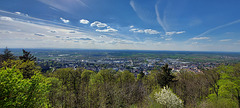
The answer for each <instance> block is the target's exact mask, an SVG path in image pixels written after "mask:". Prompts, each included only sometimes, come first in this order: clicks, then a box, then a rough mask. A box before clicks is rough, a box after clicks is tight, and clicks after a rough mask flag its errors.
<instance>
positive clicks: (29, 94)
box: [0, 68, 50, 107]
mask: <svg viewBox="0 0 240 108" xmlns="http://www.w3.org/2000/svg"><path fill="white" fill-rule="evenodd" d="M49 83H50V82H49V80H48V79H47V78H45V77H43V76H42V75H41V74H36V75H34V76H32V78H31V79H24V78H23V75H22V74H21V72H19V70H17V69H14V68H13V69H10V68H6V69H1V70H0V92H1V94H0V105H1V107H48V106H49V103H48V99H47V96H48V92H49V89H50V88H49V86H50V84H49Z"/></svg>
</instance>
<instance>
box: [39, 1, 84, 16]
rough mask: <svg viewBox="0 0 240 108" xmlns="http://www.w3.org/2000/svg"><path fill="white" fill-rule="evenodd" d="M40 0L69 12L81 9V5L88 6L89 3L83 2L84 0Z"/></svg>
mask: <svg viewBox="0 0 240 108" xmlns="http://www.w3.org/2000/svg"><path fill="white" fill-rule="evenodd" d="M38 1H40V2H42V3H44V4H46V5H49V6H51V7H53V8H56V9H58V10H61V11H64V12H67V13H74V11H76V10H79V9H81V7H88V5H87V4H86V3H84V2H83V0H38Z"/></svg>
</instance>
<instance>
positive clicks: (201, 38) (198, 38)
mask: <svg viewBox="0 0 240 108" xmlns="http://www.w3.org/2000/svg"><path fill="white" fill-rule="evenodd" d="M204 39H209V37H194V38H192V40H204Z"/></svg>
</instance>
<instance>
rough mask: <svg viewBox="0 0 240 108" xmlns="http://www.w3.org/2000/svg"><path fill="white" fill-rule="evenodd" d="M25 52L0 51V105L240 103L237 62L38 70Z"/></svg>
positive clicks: (99, 107)
mask: <svg viewBox="0 0 240 108" xmlns="http://www.w3.org/2000/svg"><path fill="white" fill-rule="evenodd" d="M35 60H36V57H34V56H33V55H32V54H31V53H30V52H28V51H26V50H23V54H22V55H21V56H14V55H13V54H12V53H11V51H9V50H8V49H5V50H4V52H3V54H1V55H0V67H1V69H0V107H1V108H15V107H33V108H38V107H55V108H125V107H126V108H183V107H186V108H194V107H195V108H226V107H227V108H240V64H239V63H238V64H233V65H221V66H219V67H217V68H214V69H209V70H203V72H201V73H195V72H191V71H187V70H181V71H180V72H174V73H173V72H172V71H171V68H169V67H168V64H165V65H164V66H163V67H157V68H155V69H154V70H153V71H151V73H150V74H149V75H145V74H144V73H142V72H141V73H140V74H138V75H137V77H135V76H134V75H133V74H132V73H131V72H129V71H123V72H122V71H115V70H112V69H105V70H100V71H99V72H94V71H90V70H86V69H84V68H81V67H80V68H76V69H74V68H60V69H57V70H56V71H54V72H50V71H49V72H42V71H41V67H39V66H38V65H37V63H36V62H35Z"/></svg>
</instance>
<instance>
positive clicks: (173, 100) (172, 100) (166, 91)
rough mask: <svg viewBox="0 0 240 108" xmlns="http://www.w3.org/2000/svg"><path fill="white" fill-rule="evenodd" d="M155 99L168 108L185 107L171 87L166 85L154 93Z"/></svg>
mask: <svg viewBox="0 0 240 108" xmlns="http://www.w3.org/2000/svg"><path fill="white" fill-rule="evenodd" d="M154 96H155V100H156V101H157V102H158V103H160V104H161V105H163V106H165V107H167V108H183V101H182V100H181V99H180V98H179V97H177V95H176V94H174V93H173V92H172V91H171V90H170V88H168V87H164V88H163V89H161V91H160V92H156V93H155V94H154Z"/></svg>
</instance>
